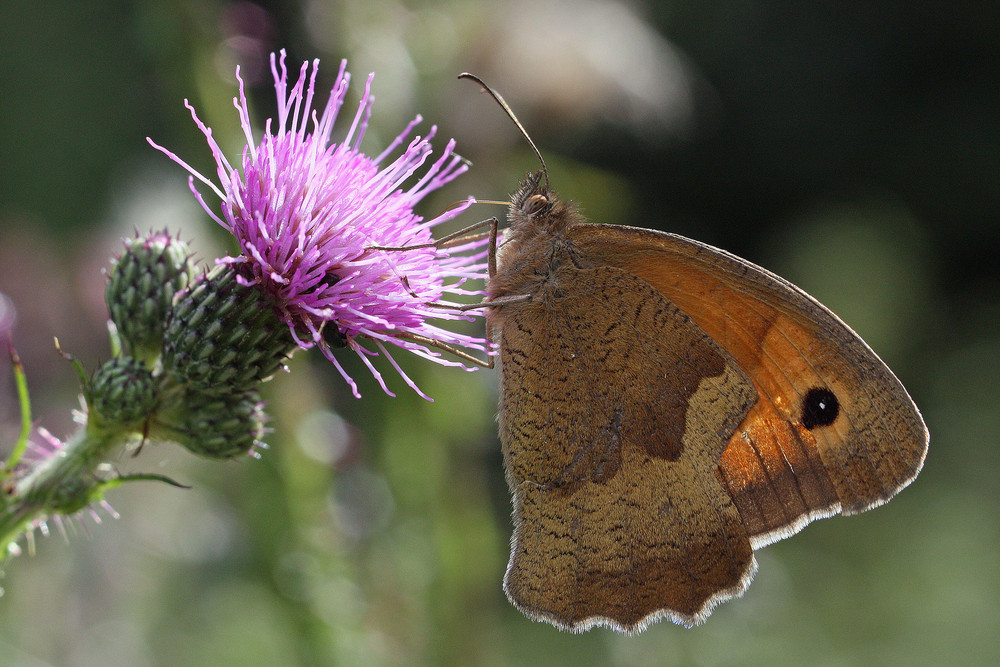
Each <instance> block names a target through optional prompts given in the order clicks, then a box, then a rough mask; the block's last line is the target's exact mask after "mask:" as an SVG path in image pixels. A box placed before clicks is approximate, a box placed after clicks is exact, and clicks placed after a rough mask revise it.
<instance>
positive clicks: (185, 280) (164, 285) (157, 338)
mask: <svg viewBox="0 0 1000 667" xmlns="http://www.w3.org/2000/svg"><path fill="white" fill-rule="evenodd" d="M193 277H194V267H193V266H192V264H191V261H190V253H189V252H188V247H187V244H185V243H184V242H182V241H180V240H178V239H175V238H172V237H171V236H170V235H169V234H167V232H165V231H164V232H154V233H152V234H150V235H149V236H147V237H145V238H134V239H128V240H126V241H125V252H123V253H122V255H121V257H119V258H118V260H117V261H116V262H115V264H114V267H113V268H112V269H111V274H110V279H109V281H108V286H107V288H106V290H105V293H104V296H105V300H106V301H107V304H108V311H109V312H110V314H111V320H112V321H113V322H114V323H115V326H116V327H117V328H118V334H119V336H120V337H121V339H122V342H123V343H124V346H125V350H126V351H127V352H129V353H131V354H132V355H133V356H135V357H136V358H138V359H142V360H143V361H146V362H147V364H149V365H150V366H151V365H152V362H153V361H154V360H155V359H156V358H157V357H158V356H159V355H160V349H161V347H162V345H163V330H164V327H165V326H166V322H167V316H168V315H169V313H170V308H171V305H172V304H173V300H174V295H175V294H176V293H177V292H178V291H180V290H182V289H184V288H185V287H187V285H188V284H189V283H190V282H191V279H192V278H193Z"/></svg>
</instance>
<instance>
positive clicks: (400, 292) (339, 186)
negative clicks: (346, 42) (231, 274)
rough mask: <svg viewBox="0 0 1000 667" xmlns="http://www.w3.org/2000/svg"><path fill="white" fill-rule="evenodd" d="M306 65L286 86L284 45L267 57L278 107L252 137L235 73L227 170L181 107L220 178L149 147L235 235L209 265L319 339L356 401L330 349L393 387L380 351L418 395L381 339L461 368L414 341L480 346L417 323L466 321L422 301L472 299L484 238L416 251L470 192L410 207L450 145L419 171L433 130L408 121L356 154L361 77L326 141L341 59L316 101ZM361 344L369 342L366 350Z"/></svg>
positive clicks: (337, 103)
mask: <svg viewBox="0 0 1000 667" xmlns="http://www.w3.org/2000/svg"><path fill="white" fill-rule="evenodd" d="M318 66H319V61H318V60H317V61H313V63H312V67H310V66H309V63H303V64H302V66H301V68H300V70H299V75H298V79H297V80H296V81H295V83H294V84H291V85H290V79H289V73H288V70H287V69H286V66H285V53H284V51H282V52H281V54H280V56H279V57H276V56H275V55H274V54H272V56H271V71H272V74H273V76H274V82H275V91H276V93H277V102H278V110H277V117H276V118H275V119H268V120H267V121H266V123H265V126H264V130H263V136H262V138H261V139H260V140H256V139H254V134H253V130H252V128H251V125H250V114H249V110H248V107H247V100H246V96H245V93H244V88H243V81H242V79H241V78H240V77H239V70H238V69H237V79H238V80H239V82H240V84H239V96H238V98H234V100H233V102H234V105H235V106H236V109H237V111H238V112H239V116H240V121H241V125H242V127H243V132H244V134H245V138H246V146H245V148H244V149H243V152H242V158H241V161H240V164H239V165H238V167H234V166H233V165H232V164H230V162H229V160H228V159H227V158H226V157H225V155H224V154H223V152H222V150H221V149H220V147H219V145H218V144H217V143H216V141H215V139H214V138H213V136H212V131H211V129H210V128H209V127H207V126H206V125H205V124H204V123H203V122H202V121H201V120H199V118H198V116H197V114H196V113H195V111H194V109H193V108H192V107H191V105H190V104H187V106H188V108H189V109H191V114H192V117H193V118H194V120H195V123H196V124H197V125H198V127H199V128H200V129H201V131H202V132H203V133H204V134H205V137H206V139H207V140H208V145H209V148H210V149H211V151H212V154H213V156H214V157H215V161H216V164H217V176H218V180H219V183H218V184H215V183H213V182H212V181H211V180H209V179H208V178H206V177H205V176H203V175H201V174H200V173H198V172H197V171H195V170H194V169H193V168H191V167H190V166H189V165H188V164H186V163H185V162H184V161H182V160H181V159H180V158H178V157H177V156H176V155H174V154H173V153H171V152H170V151H168V150H166V149H164V148H162V147H160V146H158V145H157V144H155V143H153V142H152V140H150V143H151V144H152V145H153V146H154V147H155V148H158V149H159V150H161V151H163V152H164V153H165V154H166V155H167V156H169V157H170V158H171V159H173V160H174V161H175V162H177V163H178V164H180V165H181V166H183V167H184V168H185V169H187V170H188V171H189V172H190V173H191V178H190V179H189V183H190V184H191V189H192V191H193V192H194V194H195V197H196V198H197V199H198V201H199V202H200V203H201V205H202V207H203V208H204V209H205V211H206V212H208V214H209V215H210V216H212V218H213V219H214V220H215V221H216V222H218V223H219V224H220V225H222V226H223V227H225V228H226V229H227V230H229V231H230V232H231V233H232V234H233V236H234V237H235V238H236V240H237V242H238V243H239V247H240V255H238V256H235V257H227V258H224V259H222V260H218V261H219V262H222V263H231V264H239V265H242V266H241V267H240V268H241V270H240V272H239V273H240V275H241V280H243V281H245V282H246V284H248V285H252V286H255V287H257V288H259V289H261V290H263V291H264V292H266V293H267V294H268V295H269V296H270V297H271V299H272V302H273V303H275V304H276V305H275V307H276V308H277V310H278V315H279V317H280V318H281V320H282V321H283V322H284V323H285V324H286V325H287V326H288V328H289V330H290V331H291V335H292V336H293V338H294V341H295V343H296V344H297V345H298V346H299V347H301V348H309V347H313V346H317V347H319V348H320V349H321V350H322V351H323V353H324V355H325V356H326V357H327V358H328V359H329V360H330V361H331V362H333V364H334V365H335V366H336V367H337V369H338V370H339V371H340V373H341V375H343V376H344V378H345V380H347V382H348V383H349V384H350V385H351V387H352V389H353V391H354V394H355V395H356V396H357V395H359V394H358V390H357V386H356V384H355V383H354V381H353V379H351V378H350V376H349V375H348V374H347V373H346V371H345V370H344V369H343V367H342V366H341V365H340V364H339V363H338V362H337V360H336V358H335V357H334V354H333V348H335V347H349V348H350V349H352V350H353V351H354V352H355V353H357V354H358V356H359V357H360V358H361V359H362V360H363V361H364V363H365V364H366V365H367V366H368V368H369V369H370V370H371V372H372V374H373V375H374V376H375V378H376V379H377V380H378V382H379V384H380V385H381V386H382V388H383V389H384V390H385V391H386V393H389V394H390V395H391V392H389V390H388V388H387V387H386V385H385V383H384V381H383V379H382V377H381V375H380V374H379V373H378V371H376V370H375V367H374V366H373V365H372V363H371V361H370V360H369V357H372V356H380V355H381V356H385V357H387V358H388V359H389V361H390V363H391V364H392V366H393V367H394V368H396V370H397V372H399V373H400V375H401V376H402V377H403V379H404V380H405V381H406V382H407V383H408V384H409V385H410V386H411V387H413V388H414V389H415V390H416V391H417V392H418V393H420V394H421V395H422V396H423V394H422V393H421V392H420V390H419V389H418V388H417V387H416V386H415V385H414V384H413V382H412V381H411V380H410V379H409V378H407V376H406V375H405V374H404V373H403V372H402V370H400V368H399V366H398V365H397V364H396V362H395V361H394V360H393V359H392V357H391V356H390V355H389V353H388V350H387V349H386V346H385V344H386V343H391V344H393V345H396V346H399V347H402V348H404V349H407V350H410V351H412V352H414V353H416V354H418V355H420V356H422V357H425V358H427V359H431V360H433V361H436V362H438V363H442V364H447V365H461V364H460V363H458V362H455V361H449V360H447V359H444V358H442V357H441V356H440V353H438V352H436V351H434V350H431V349H430V348H428V347H426V346H425V345H423V344H421V343H420V342H418V341H419V340H426V339H432V340H435V341H438V342H441V343H444V344H447V345H455V346H460V347H466V348H472V349H477V350H485V349H487V344H486V341H485V340H483V339H481V338H476V337H472V336H466V335H461V334H457V333H453V332H450V331H448V330H446V329H444V328H441V327H439V326H436V325H434V324H432V323H431V322H430V321H429V320H432V319H438V320H455V319H468V317H469V316H468V315H465V314H462V313H460V312H458V311H450V310H447V309H441V308H435V307H432V306H429V305H428V304H429V303H436V304H440V303H445V302H447V301H448V299H449V298H451V296H452V295H458V294H481V292H479V291H469V290H467V289H463V287H462V286H463V284H464V283H465V281H467V280H468V279H470V278H483V277H485V276H484V273H485V264H484V263H483V258H484V256H485V250H484V245H485V241H484V240H477V241H473V242H470V243H467V244H464V245H461V246H459V247H454V248H450V249H449V250H448V251H447V252H445V251H443V250H441V249H438V248H434V247H429V246H428V247H422V248H421V247H419V246H421V245H424V246H427V244H428V243H429V242H430V241H431V240H432V236H431V230H432V229H433V228H434V227H435V226H436V225H438V224H440V223H442V222H445V221H447V220H450V219H452V218H454V217H455V216H457V215H458V214H459V213H461V212H462V211H464V210H465V209H466V208H468V206H470V205H471V204H472V203H473V200H472V199H471V198H469V199H468V200H466V201H465V202H463V203H462V204H460V205H458V206H456V207H454V208H451V209H450V210H448V211H446V212H445V213H443V214H441V215H439V216H437V217H435V218H432V219H430V220H424V219H423V218H422V217H421V216H419V215H417V214H416V213H415V212H414V206H415V205H416V204H417V203H418V202H419V201H421V200H422V199H423V198H424V197H425V196H426V195H427V194H428V193H430V192H432V191H433V190H436V189H438V188H440V187H441V186H443V185H445V184H447V183H449V182H451V181H452V180H453V179H454V178H456V177H457V176H459V175H460V174H461V173H463V172H464V171H466V169H467V165H466V164H465V163H464V161H463V160H462V159H461V158H460V157H459V156H458V155H456V154H455V153H454V141H449V142H448V143H447V145H446V146H445V148H444V150H443V151H442V153H441V154H440V155H439V156H438V157H437V158H436V159H435V160H433V162H432V163H431V164H430V165H429V166H426V164H427V162H428V160H429V159H430V157H431V154H432V152H433V151H432V148H431V144H430V140H431V138H432V137H433V136H434V134H435V132H436V128H435V127H432V128H431V129H430V131H429V132H428V135H427V136H426V137H420V136H411V135H412V133H413V131H414V128H415V127H416V126H417V124H418V123H419V122H420V121H421V118H420V117H419V116H418V117H417V118H416V119H415V120H414V121H413V122H411V123H410V124H409V125H408V126H407V127H406V128H405V129H404V130H403V132H402V133H401V134H400V135H399V136H398V137H396V139H395V140H394V141H392V142H391V143H390V144H389V146H388V147H387V148H386V149H385V150H384V151H383V152H382V153H381V154H379V155H378V156H376V157H369V156H368V155H366V154H365V153H363V152H362V151H361V149H360V144H361V141H362V139H363V137H364V135H365V130H366V128H367V126H368V120H369V117H370V115H371V106H372V100H373V97H372V94H371V84H372V76H369V78H368V80H367V82H366V84H365V89H364V93H363V95H362V97H361V102H360V104H359V106H358V109H357V111H356V112H355V114H354V118H353V121H352V123H351V125H350V127H349V129H348V131H347V133H346V135H345V136H344V137H343V139H341V140H340V141H336V142H335V141H333V139H332V135H333V130H334V124H335V122H336V120H337V116H338V113H339V111H340V108H341V106H342V105H343V103H344V99H345V96H346V93H347V88H348V84H349V81H350V75H349V74H348V73H347V72H346V63H345V62H342V63H341V65H340V71H339V73H338V75H337V78H336V82H335V83H334V86H333V89H332V90H331V91H330V95H329V97H328V98H327V100H326V102H325V104H323V105H322V106H320V107H318V108H314V106H313V103H314V94H315V92H316V91H315V87H316V86H315V84H316V76H317V72H318ZM404 146H405V147H404ZM196 179H197V180H198V181H200V182H201V183H203V184H204V185H206V186H208V187H209V188H211V190H212V191H213V192H214V194H215V195H216V196H217V197H218V198H219V199H220V200H221V201H222V205H221V210H220V211H219V212H216V209H215V208H214V207H212V206H210V205H209V204H208V203H207V202H206V201H205V199H204V198H203V197H202V195H201V194H200V193H199V192H198V191H197V189H196V188H195V180H196ZM380 248H406V250H383V249H380ZM359 338H361V339H362V340H359ZM415 339H416V340H415ZM363 340H367V341H369V342H370V345H371V346H373V347H374V349H370V348H368V347H365V346H364V345H363V342H362V341H363Z"/></svg>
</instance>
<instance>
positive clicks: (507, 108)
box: [458, 72, 549, 182]
mask: <svg viewBox="0 0 1000 667" xmlns="http://www.w3.org/2000/svg"><path fill="white" fill-rule="evenodd" d="M458 78H459V79H472V80H473V81H475V82H476V83H478V84H479V85H480V86H482V88H483V90H485V91H486V92H487V93H489V94H490V97H492V98H493V99H494V100H496V103H497V104H499V105H500V108H502V109H503V110H504V113H506V114H507V117H508V118H510V120H511V122H513V123H514V125H516V126H517V129H518V130H520V131H521V136H523V137H524V139H525V140H526V141H527V142H528V144H529V145H530V146H531V150H533V151H535V155H536V156H537V157H538V161H539V162H540V163H541V165H542V173H544V174H545V181H546V182H548V180H549V169H548V167H546V166H545V160H544V159H542V153H541V151H539V150H538V146H536V145H535V142H534V141H532V140H531V137H530V136H529V135H528V131H527V130H525V129H524V126H523V125H521V121H519V120H518V119H517V116H515V115H514V110H513V109H511V108H510V105H509V104H507V101H506V100H504V98H503V97H502V96H501V95H500V93H498V92H497V91H495V90H493V89H492V88H490V87H489V86H487V85H486V83H485V82H484V81H483V80H482V79H480V78H479V77H478V76H476V75H475V74H469V73H468V72H462V73H461V74H459V75H458Z"/></svg>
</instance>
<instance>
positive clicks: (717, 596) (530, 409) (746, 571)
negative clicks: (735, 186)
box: [491, 262, 757, 632]
mask: <svg viewBox="0 0 1000 667" xmlns="http://www.w3.org/2000/svg"><path fill="white" fill-rule="evenodd" d="M491 317H493V318H494V325H495V327H496V328H497V330H498V331H499V348H500V352H499V354H500V389H501V409H500V417H499V420H500V436H501V441H502V442H503V447H504V458H505V463H506V470H507V479H508V483H509V484H510V487H511V490H512V492H513V495H514V523H515V529H514V536H513V539H512V546H511V559H510V565H509V567H508V570H507V574H506V576H505V578H504V588H505V590H506V591H507V594H508V596H509V597H510V599H511V601H512V602H513V603H514V604H515V605H517V606H518V607H519V608H520V609H521V610H522V611H524V612H525V613H526V614H528V615H529V616H532V617H534V618H539V619H544V620H547V621H549V622H552V623H554V624H556V625H558V626H560V627H563V628H566V629H571V630H576V631H580V630H584V629H587V628H589V627H591V626H593V625H608V626H610V627H612V628H615V629H617V630H619V631H624V632H633V631H637V630H640V629H642V628H643V627H645V625H647V624H648V623H649V622H651V621H653V620H655V619H657V618H660V617H669V618H671V619H672V620H674V621H675V622H679V623H684V624H687V625H691V624H694V623H697V622H700V621H701V620H703V619H704V618H705V617H706V616H707V615H708V613H709V611H710V610H711V608H712V606H714V604H716V603H717V602H720V601H722V600H725V599H728V598H730V597H733V596H734V595H738V594H741V593H742V592H743V590H744V589H745V588H746V586H747V585H748V584H749V581H750V578H751V576H752V574H753V571H754V569H755V567H756V564H755V561H754V559H753V553H752V549H751V545H750V540H749V538H748V536H747V534H746V532H745V529H744V527H743V524H742V521H741V519H740V515H739V512H738V510H737V508H736V506H735V505H734V504H733V502H732V500H731V499H730V497H729V494H728V493H727V490H726V489H725V488H724V486H723V485H722V484H721V483H720V482H719V480H718V479H717V478H716V477H715V474H714V471H715V469H716V467H717V466H718V461H719V458H720V457H721V456H722V454H723V451H724V449H725V447H726V444H727V442H728V440H729V436H730V435H731V434H732V433H733V431H734V430H735V429H736V427H737V426H738V424H739V423H740V422H741V421H742V420H743V419H744V417H745V415H746V413H747V411H748V410H750V408H751V406H752V405H753V404H754V402H755V401H756V400H757V394H756V391H755V390H754V387H753V384H752V383H751V381H750V379H749V378H748V377H747V376H746V374H745V373H743V371H742V370H741V369H740V368H739V367H738V366H737V365H736V364H735V362H734V361H733V360H732V358H731V357H729V355H727V354H726V353H725V352H724V351H723V350H722V349H721V348H720V347H719V346H718V345H717V344H716V343H715V342H714V341H713V340H712V339H711V338H710V337H709V336H708V335H706V334H705V333H704V332H703V331H702V330H701V329H700V328H699V327H698V326H697V325H695V324H694V323H693V322H692V321H691V319H690V318H688V317H687V316H686V315H684V313H682V312H681V311H680V310H679V309H678V308H677V307H676V306H674V305H672V304H670V303H669V302H668V301H667V300H666V299H665V298H663V296H662V295H661V294H659V293H658V292H657V291H656V290H655V289H653V288H652V287H651V286H650V285H648V284H647V283H645V282H644V281H643V280H641V279H638V278H636V277H634V276H632V275H630V274H629V273H628V272H626V271H622V270H620V269H617V268H614V267H597V268H594V269H580V268H578V267H576V266H574V265H573V263H572V262H564V263H561V265H560V266H559V267H558V268H557V269H556V270H554V271H553V272H552V273H551V274H550V275H549V277H548V280H547V281H546V285H545V286H543V287H541V288H540V289H539V290H538V291H537V292H535V293H534V298H532V299H531V300H530V301H526V302H524V303H517V304H511V305H507V306H503V307H501V308H498V309H495V310H494V312H493V313H491Z"/></svg>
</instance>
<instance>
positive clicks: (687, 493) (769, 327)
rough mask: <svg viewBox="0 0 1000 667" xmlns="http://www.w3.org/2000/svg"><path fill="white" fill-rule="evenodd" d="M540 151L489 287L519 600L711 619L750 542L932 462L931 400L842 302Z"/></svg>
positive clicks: (882, 493)
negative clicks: (599, 191) (623, 221)
mask: <svg viewBox="0 0 1000 667" xmlns="http://www.w3.org/2000/svg"><path fill="white" fill-rule="evenodd" d="M462 76H463V77H466V78H472V79H474V80H476V81H477V82H478V83H480V84H481V85H482V86H483V87H484V88H485V89H486V91H487V92H489V93H490V94H491V95H493V97H494V98H495V99H496V100H497V102H498V103H500V104H501V106H503V107H504V109H505V110H506V111H507V113H508V115H510V116H511V119H512V120H513V121H514V122H515V124H517V125H518V127H519V129H521V131H522V133H523V134H524V135H525V138H527V139H528V142H529V143H531V140H530V138H528V137H527V133H526V132H524V130H523V128H522V127H521V125H520V123H518V122H517V120H516V118H514V116H513V113H512V112H511V111H510V108H509V107H508V106H507V105H506V103H505V102H504V101H503V99H502V98H500V96H499V95H497V94H496V93H494V92H493V91H492V90H490V89H489V87H487V86H486V85H485V84H483V83H482V81H480V80H479V79H478V78H476V77H473V76H472V75H464V74H463V75H462ZM532 148H534V144H533V143H532ZM535 152H536V154H537V153H538V150H537V148H536V149H535ZM538 159H539V160H540V161H541V164H542V168H541V169H540V170H539V171H536V172H534V173H532V174H530V175H529V176H528V177H527V178H526V179H525V181H524V182H523V183H521V186H520V188H519V189H518V191H517V192H516V193H515V194H514V195H513V196H512V198H511V203H510V208H509V212H508V221H509V229H508V230H507V231H506V233H505V234H504V239H503V243H502V244H501V247H500V248H499V249H498V251H497V257H496V259H497V260H498V261H497V263H496V265H495V266H491V275H490V280H489V286H488V292H489V294H490V297H489V299H488V301H487V302H486V303H485V305H487V306H489V313H488V322H489V325H490V327H491V329H492V332H493V335H494V338H495V340H496V342H497V344H498V346H499V368H500V413H499V423H500V439H501V442H502V444H503V455H504V461H505V465H506V474H507V482H508V484H509V485H510V489H511V492H512V494H513V499H514V536H513V539H512V541H511V555H510V563H509V565H508V568H507V574H506V576H505V578H504V590H505V591H506V593H507V596H508V597H509V598H510V600H511V602H513V604H514V605H516V606H517V607H518V608H519V609H520V610H521V611H523V612H524V613H525V614H526V615H528V616H530V617H532V618H534V619H538V620H544V621H548V622H550V623H552V624H553V625H555V626H557V627H559V628H562V629H567V630H572V631H583V630H587V629H589V628H591V627H594V626H600V625H604V626H607V627H610V628H612V629H614V630H617V631H619V632H626V633H633V632H638V631H641V630H642V629H644V628H645V627H646V626H647V625H649V624H650V623H652V622H654V621H657V620H660V619H662V618H668V619H670V620H672V621H674V622H675V623H680V624H683V625H687V626H691V625H695V624H698V623H701V622H702V621H704V620H705V619H706V618H707V617H708V615H709V614H710V613H711V611H712V608H713V607H714V606H715V605H717V604H718V603H720V602H723V601H725V600H728V599H730V598H733V597H736V596H739V595H741V594H742V593H743V592H744V591H745V590H746V588H747V586H748V585H749V584H750V580H751V578H752V577H753V574H754V572H755V571H756V569H757V563H756V561H755V559H754V549H757V548H760V547H763V546H766V545H768V544H770V543H772V542H775V541H777V540H780V539H782V538H785V537H788V536H789V535H793V534H794V533H796V532H798V531H799V530H801V529H802V528H803V527H804V526H805V525H806V524H808V523H809V522H810V521H812V520H813V519H819V518H823V517H827V516H831V515H834V514H838V513H843V514H857V513H859V512H864V511H865V510H868V509H870V508H872V507H876V506H878V505H881V504H882V503H884V502H886V501H888V500H889V499H890V498H892V497H893V496H894V495H895V494H896V493H897V492H898V491H899V490H900V489H902V488H903V487H905V486H906V485H907V484H909V483H910V482H911V481H912V480H913V479H914V478H915V477H916V475H917V473H918V472H919V470H920V468H921V465H922V464H923V460H924V456H925V454H926V452H927V441H928V434H927V429H926V427H925V425H924V422H923V419H922V418H921V416H920V412H919V411H918V410H917V407H916V406H915V405H914V403H913V401H912V400H911V399H910V396H909V395H908V394H907V393H906V390H905V389H904V388H903V386H902V385H901V384H900V382H899V380H897V379H896V377H895V375H893V373H892V371H890V370H889V368H888V367H886V365H885V364H884V363H883V362H882V361H881V360H880V359H879V358H878V356H876V354H875V353H874V352H873V351H872V350H871V348H869V347H868V345H866V344H865V342H864V341H862V340H861V338H860V337H858V335H857V334H856V333H854V332H853V331H852V330H851V329H850V328H849V327H848V326H847V325H846V324H844V323H843V322H842V321H841V320H840V319H838V318H837V316H836V315H834V314H833V313H832V312H830V311H829V310H827V309H826V308H825V307H824V306H822V305H821V304H820V303H818V302H817V301H816V300H815V299H813V298H812V297H810V296H809V295H808V294H806V293H805V292H803V291H802V290H801V289H799V288H798V287H796V286H794V285H792V284H791V283H789V282H788V281H786V280H783V279H782V278H780V277H778V276H776V275H774V274H773V273H770V272H769V271H767V270H765V269H762V268H760V267H759V266H756V265H754V264H751V263H750V262H748V261H746V260H743V259H740V258H739V257H736V256H734V255H731V254H729V253H727V252H725V251H723V250H719V249H717V248H713V247H711V246H708V245H705V244H703V243H699V242H697V241H692V240H689V239H686V238H682V237H680V236H676V235H674V234H667V233H663V232H658V231H652V230H646V229H637V228H634V227H624V226H620V225H604V224H591V223H588V222H587V221H586V220H585V219H584V217H583V216H582V215H581V214H580V213H579V212H578V211H577V209H576V208H575V206H574V205H573V204H572V203H569V202H564V201H561V200H560V199H559V197H558V195H556V194H555V193H554V192H553V191H552V190H551V188H550V187H549V182H548V172H547V170H546V168H545V163H544V161H542V158H541V155H540V154H539V155H538ZM492 264H493V262H491V265H492Z"/></svg>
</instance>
